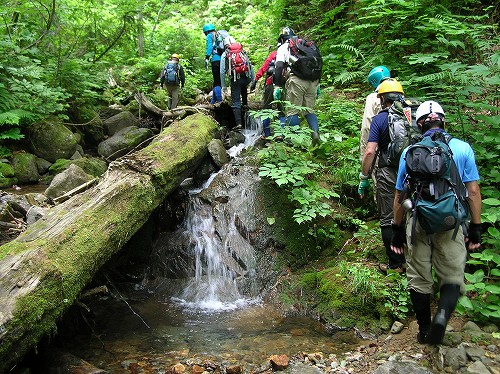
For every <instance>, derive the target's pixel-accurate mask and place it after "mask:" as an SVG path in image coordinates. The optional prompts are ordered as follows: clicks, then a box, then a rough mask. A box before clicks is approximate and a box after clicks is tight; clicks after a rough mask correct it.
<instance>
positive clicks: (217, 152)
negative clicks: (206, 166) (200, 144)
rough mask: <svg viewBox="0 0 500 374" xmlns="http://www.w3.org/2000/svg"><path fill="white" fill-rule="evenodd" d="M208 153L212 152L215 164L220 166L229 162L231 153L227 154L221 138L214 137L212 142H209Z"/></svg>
mask: <svg viewBox="0 0 500 374" xmlns="http://www.w3.org/2000/svg"><path fill="white" fill-rule="evenodd" d="M208 153H210V156H212V160H214V162H215V164H216V165H217V166H218V167H219V168H220V167H222V165H224V164H227V163H228V162H229V155H228V154H227V152H226V149H225V148H224V144H223V143H222V140H220V139H213V140H212V141H211V142H210V143H208Z"/></svg>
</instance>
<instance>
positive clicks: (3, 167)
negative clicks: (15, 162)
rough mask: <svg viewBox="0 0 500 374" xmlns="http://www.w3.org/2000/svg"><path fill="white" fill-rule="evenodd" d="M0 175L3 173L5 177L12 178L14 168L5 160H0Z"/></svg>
mask: <svg viewBox="0 0 500 374" xmlns="http://www.w3.org/2000/svg"><path fill="white" fill-rule="evenodd" d="M0 175H3V177H4V178H6V179H7V178H12V177H13V176H14V168H13V167H12V166H11V165H10V164H8V163H6V162H0Z"/></svg>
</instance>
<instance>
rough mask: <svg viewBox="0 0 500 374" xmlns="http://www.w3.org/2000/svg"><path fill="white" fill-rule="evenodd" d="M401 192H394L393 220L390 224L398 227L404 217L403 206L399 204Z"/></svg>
mask: <svg viewBox="0 0 500 374" xmlns="http://www.w3.org/2000/svg"><path fill="white" fill-rule="evenodd" d="M401 194H402V192H401V191H398V190H396V194H395V195H394V218H393V219H392V223H393V224H395V225H398V226H401V225H402V224H403V218H404V215H405V210H404V208H403V205H401V203H400V202H399V201H400V199H401Z"/></svg>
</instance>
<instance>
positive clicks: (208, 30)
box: [203, 23, 215, 34]
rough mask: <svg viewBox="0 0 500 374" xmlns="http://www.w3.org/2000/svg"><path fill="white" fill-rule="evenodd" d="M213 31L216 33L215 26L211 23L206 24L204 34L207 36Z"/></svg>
mask: <svg viewBox="0 0 500 374" xmlns="http://www.w3.org/2000/svg"><path fill="white" fill-rule="evenodd" d="M211 31H215V26H214V25H212V24H211V23H206V24H205V25H204V26H203V32H204V33H205V34H206V33H209V32H211Z"/></svg>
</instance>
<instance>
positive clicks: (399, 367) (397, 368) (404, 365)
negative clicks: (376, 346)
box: [373, 361, 433, 374]
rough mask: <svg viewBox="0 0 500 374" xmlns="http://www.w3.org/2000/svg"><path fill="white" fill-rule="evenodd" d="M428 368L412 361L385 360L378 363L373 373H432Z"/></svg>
mask: <svg viewBox="0 0 500 374" xmlns="http://www.w3.org/2000/svg"><path fill="white" fill-rule="evenodd" d="M432 373H433V372H432V371H430V370H429V369H427V368H425V367H423V366H419V365H417V364H416V363H413V362H398V361H387V362H384V363H383V364H382V365H380V366H379V367H378V368H377V369H376V370H375V371H374V372H373V374H432Z"/></svg>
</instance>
